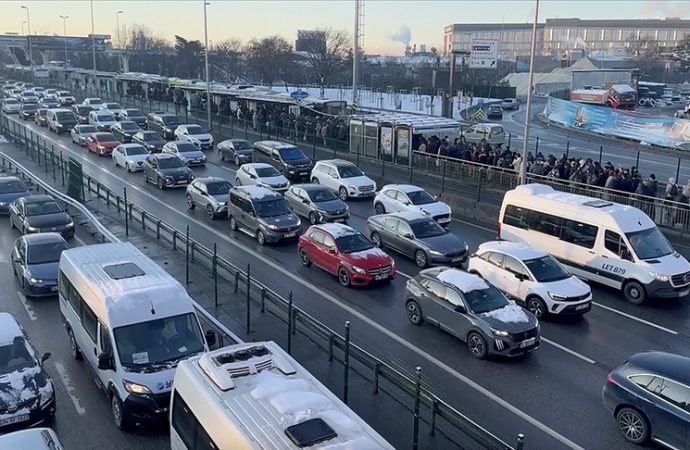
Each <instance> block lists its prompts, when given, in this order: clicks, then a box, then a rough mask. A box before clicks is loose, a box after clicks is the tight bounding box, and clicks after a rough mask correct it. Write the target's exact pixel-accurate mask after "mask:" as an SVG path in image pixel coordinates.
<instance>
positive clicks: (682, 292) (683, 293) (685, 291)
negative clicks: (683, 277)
mask: <svg viewBox="0 0 690 450" xmlns="http://www.w3.org/2000/svg"><path fill="white" fill-rule="evenodd" d="M688 294H690V289H686V290H684V291H681V292H680V294H678V296H679V297H685V296H686V295H688Z"/></svg>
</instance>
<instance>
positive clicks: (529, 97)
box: [520, 0, 539, 184]
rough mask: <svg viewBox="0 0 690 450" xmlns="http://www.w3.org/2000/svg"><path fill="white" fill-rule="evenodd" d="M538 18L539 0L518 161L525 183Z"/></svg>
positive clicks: (521, 181)
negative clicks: (523, 130) (523, 132)
mask: <svg viewBox="0 0 690 450" xmlns="http://www.w3.org/2000/svg"><path fill="white" fill-rule="evenodd" d="M538 19H539V0H535V4H534V23H533V24H532V48H531V51H530V55H529V76H528V77H527V78H528V80H527V105H526V107H525V137H524V140H523V141H522V161H520V184H526V183H527V146H528V144H529V126H530V114H531V113H532V89H533V86H532V84H533V82H534V53H535V51H536V45H537V20H538Z"/></svg>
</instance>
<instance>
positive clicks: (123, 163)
mask: <svg viewBox="0 0 690 450" xmlns="http://www.w3.org/2000/svg"><path fill="white" fill-rule="evenodd" d="M148 155H149V152H148V150H146V149H145V148H144V146H143V145H141V144H120V145H118V146H117V147H115V149H113V161H114V162H115V165H116V166H120V167H124V168H125V169H127V172H137V171H140V170H144V160H145V159H146V157H147V156H148Z"/></svg>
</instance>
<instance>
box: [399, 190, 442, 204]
mask: <svg viewBox="0 0 690 450" xmlns="http://www.w3.org/2000/svg"><path fill="white" fill-rule="evenodd" d="M406 194H407V196H408V197H409V198H410V201H411V202H412V204H413V205H427V204H429V203H435V202H436V199H435V198H434V197H432V196H431V194H429V193H428V192H427V191H425V190H419V191H412V192H406Z"/></svg>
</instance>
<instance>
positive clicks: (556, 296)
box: [549, 292, 567, 302]
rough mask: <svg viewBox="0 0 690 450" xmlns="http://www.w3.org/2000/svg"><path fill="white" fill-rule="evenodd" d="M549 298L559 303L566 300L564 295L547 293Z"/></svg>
mask: <svg viewBox="0 0 690 450" xmlns="http://www.w3.org/2000/svg"><path fill="white" fill-rule="evenodd" d="M549 297H551V298H552V299H554V300H556V301H560V302H562V301H564V300H565V299H566V298H567V297H566V296H565V295H561V294H556V293H554V292H549Z"/></svg>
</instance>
